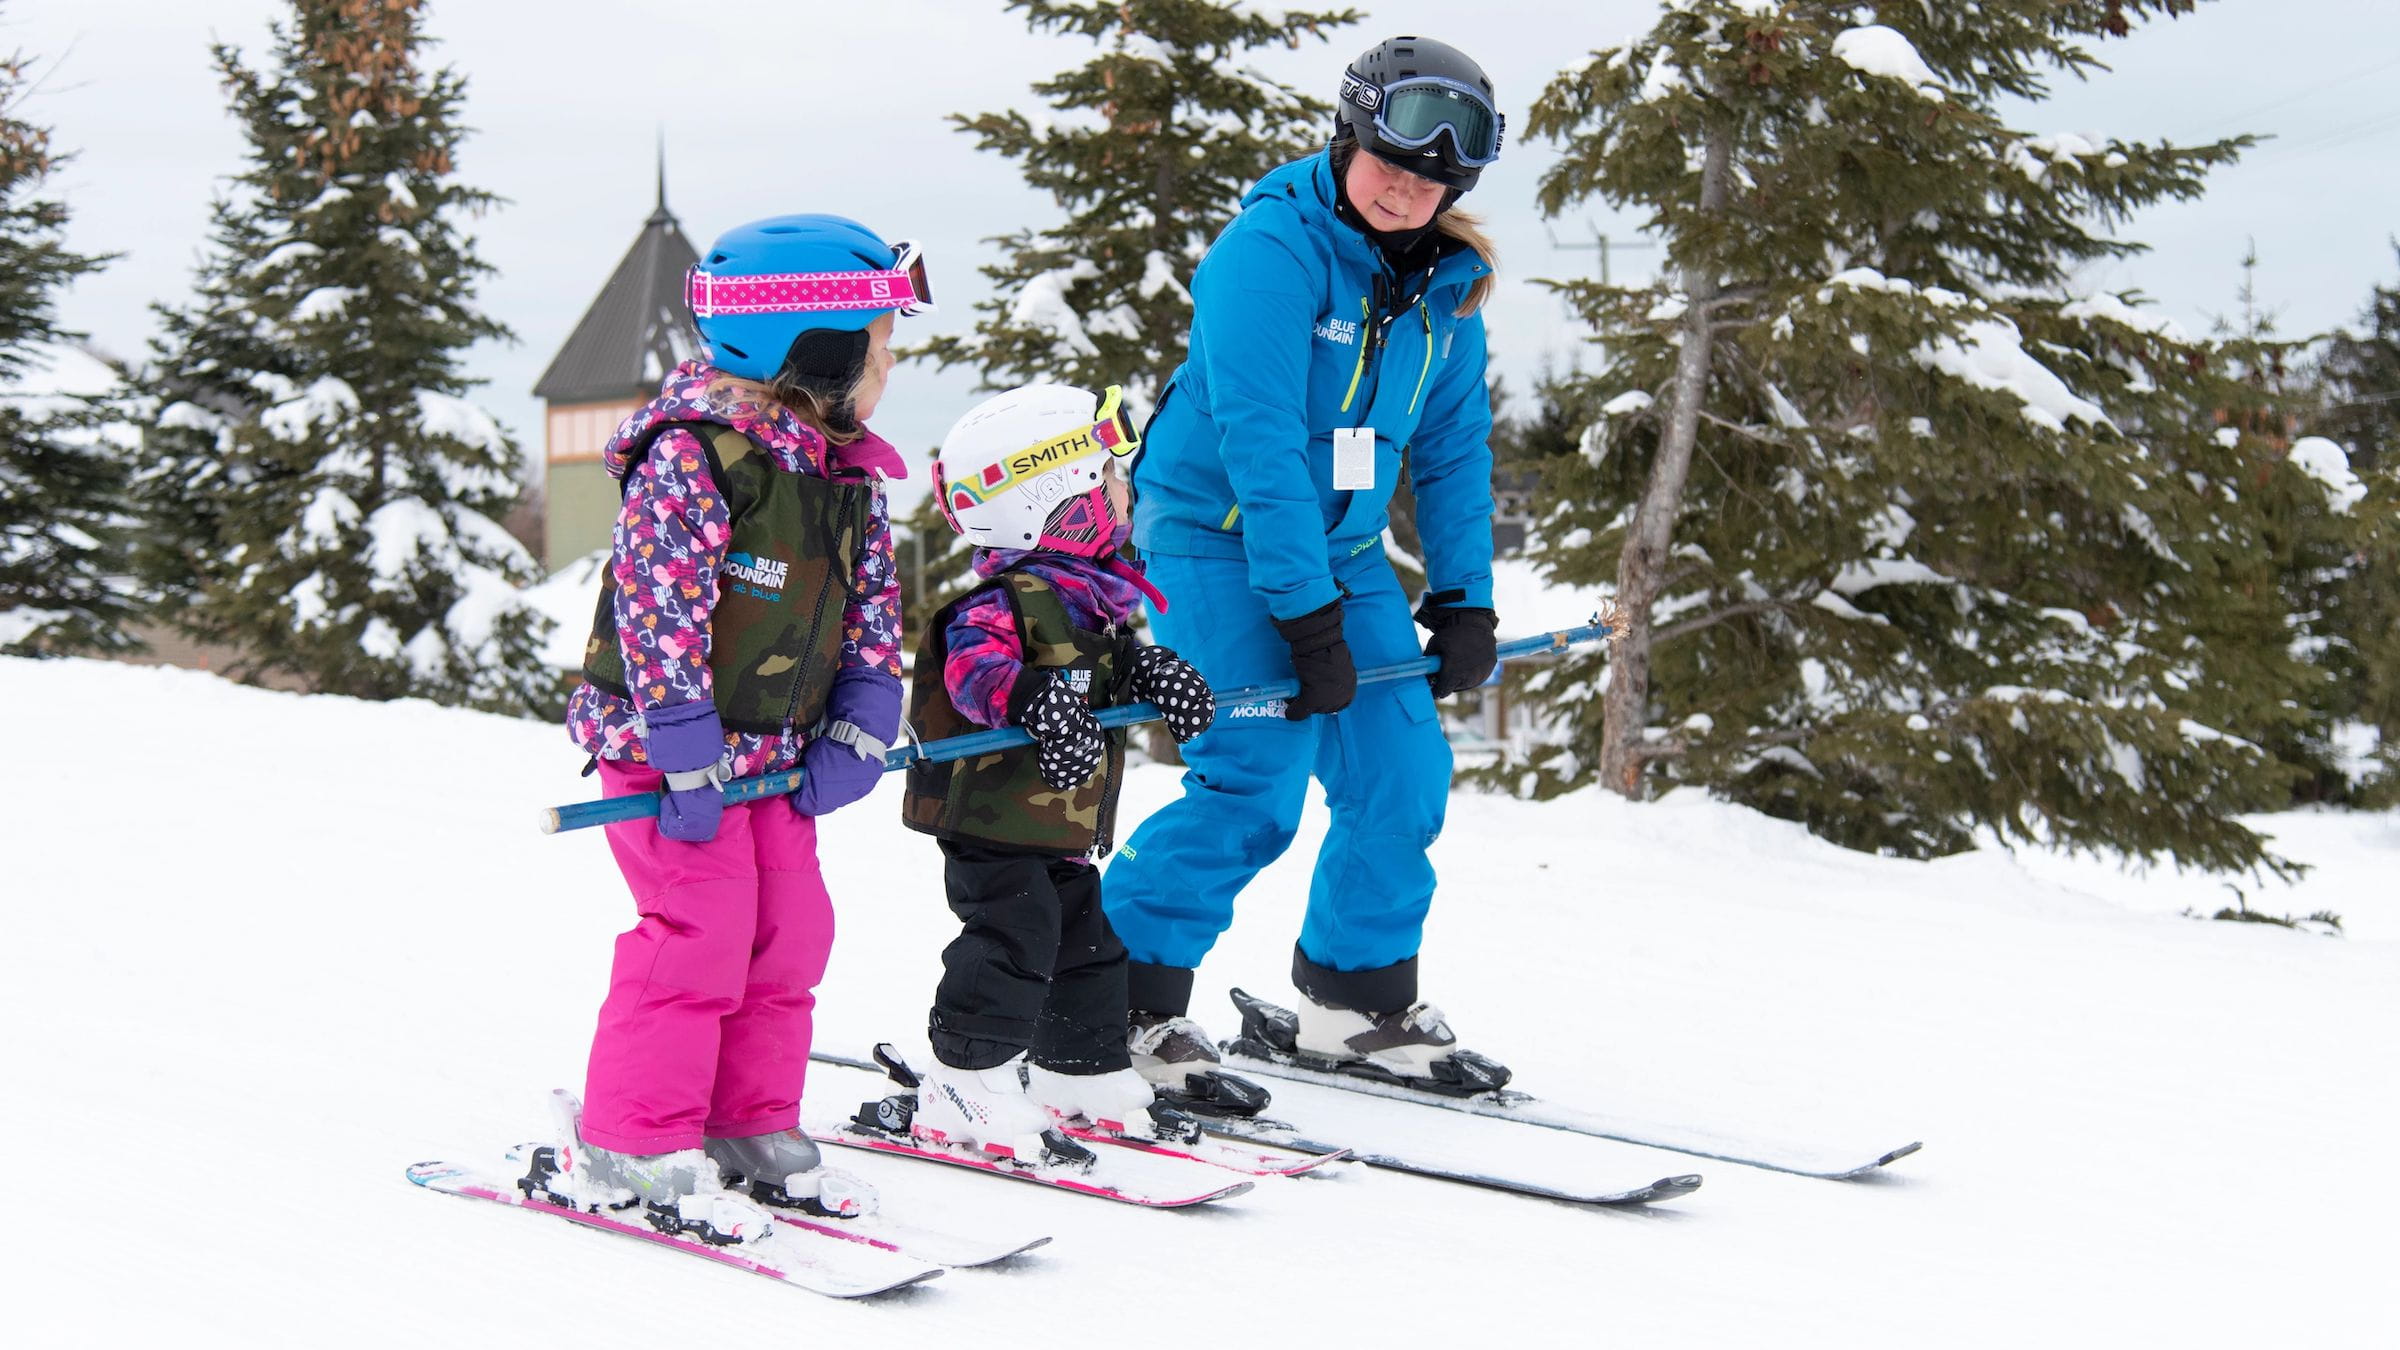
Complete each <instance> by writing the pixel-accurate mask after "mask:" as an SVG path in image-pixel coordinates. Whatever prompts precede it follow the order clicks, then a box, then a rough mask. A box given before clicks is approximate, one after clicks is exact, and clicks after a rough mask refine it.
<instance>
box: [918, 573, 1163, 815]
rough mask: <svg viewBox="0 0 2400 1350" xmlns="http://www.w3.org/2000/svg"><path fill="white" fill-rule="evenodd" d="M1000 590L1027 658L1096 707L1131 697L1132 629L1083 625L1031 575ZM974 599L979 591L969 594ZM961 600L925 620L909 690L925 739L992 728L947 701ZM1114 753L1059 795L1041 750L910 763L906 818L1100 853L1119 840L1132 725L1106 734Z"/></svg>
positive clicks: (1012, 577) (1010, 577) (1010, 576)
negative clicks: (1062, 677)
mask: <svg viewBox="0 0 2400 1350" xmlns="http://www.w3.org/2000/svg"><path fill="white" fill-rule="evenodd" d="M995 579H996V580H1001V581H1004V582H1006V583H1007V584H1006V586H1005V588H1004V589H1003V590H1002V594H1004V595H1006V596H1007V597H1008V604H1009V609H1010V611H1011V612H1012V613H1014V614H1015V615H1016V618H1017V640H1018V642H1019V643H1021V644H1022V645H1023V647H1024V649H1025V663H1026V664H1027V665H1031V666H1041V667H1044V668H1047V669H1053V670H1064V671H1067V672H1069V674H1068V676H1067V680H1068V683H1069V684H1070V685H1077V684H1080V685H1082V687H1083V692H1084V695H1085V697H1086V698H1087V699H1089V700H1090V702H1091V705H1092V707H1094V708H1095V709H1097V708H1110V707H1115V706H1117V705H1119V704H1123V703H1131V702H1133V701H1134V699H1133V695H1132V693H1131V691H1130V690H1129V688H1128V686H1129V685H1130V683H1131V681H1132V667H1133V663H1132V661H1131V659H1130V658H1131V656H1132V653H1133V634H1132V633H1131V632H1130V631H1119V630H1117V629H1116V628H1115V626H1114V625H1111V626H1110V628H1109V630H1107V631H1103V632H1097V633H1095V632H1093V631H1091V630H1090V629H1087V628H1077V627H1076V626H1075V625H1074V623H1073V622H1072V621H1070V620H1069V619H1068V617H1067V607H1066V605H1065V604H1064V603H1062V602H1061V601H1060V600H1059V598H1058V594H1057V592H1055V591H1053V590H1051V589H1050V587H1049V586H1048V585H1046V584H1045V583H1044V582H1043V581H1042V580H1041V578H1039V577H1036V576H1032V575H1030V574H1028V573H1025V572H1003V573H1001V574H1000V576H999V577H998V578H995ZM968 594H969V595H972V594H974V592H972V591H970V592H969V593H968ZM965 599H966V597H965V596H962V597H960V598H959V599H957V600H953V601H951V602H950V603H949V604H948V605H945V606H943V608H942V611H941V613H939V614H936V615H935V616H934V617H933V621H932V622H931V623H930V624H928V625H927V626H926V630H925V637H924V640H923V642H922V643H921V644H920V645H919V647H918V649H917V670H916V676H915V679H914V681H913V683H912V686H911V688H910V692H909V725H910V726H911V727H913V728H914V729H915V731H916V734H917V737H918V738H919V739H920V740H924V741H935V740H940V739H942V738H944V737H948V736H965V735H968V734H971V733H974V732H979V731H983V730H985V729H986V728H984V727H982V726H980V725H978V724H976V723H974V722H971V721H969V720H967V717H966V714H964V713H962V712H960V711H959V710H958V707H957V705H956V704H954V703H952V702H951V701H950V688H949V684H948V682H947V681H946V680H945V679H944V678H943V667H944V666H945V665H946V664H947V663H948V659H949V655H950V650H949V648H950V643H949V639H948V637H947V636H946V634H947V633H948V631H949V627H950V621H951V619H953V618H954V617H956V615H957V613H958V609H959V606H960V605H961V604H963V603H964V602H965ZM1107 736H1108V753H1107V754H1106V755H1104V756H1102V757H1101V760H1100V767H1099V768H1098V769H1096V770H1094V771H1093V773H1092V776H1091V778H1090V779H1089V780H1087V781H1086V782H1085V783H1084V784H1083V785H1082V786H1080V787H1077V788H1075V789H1073V790H1072V791H1068V792H1060V791H1058V790H1056V789H1054V788H1052V787H1051V786H1050V785H1049V784H1047V783H1045V782H1043V781H1042V774H1041V768H1040V766H1039V765H1038V764H1037V763H1036V762H1035V756H1034V748H1033V747H1032V746H1030V745H1021V746H1017V747H1015V748H1014V749H1009V750H1002V751H998V752H996V753H993V754H988V755H977V756H974V757H972V758H969V759H954V760H950V761H947V762H945V763H940V764H931V763H926V762H924V761H922V760H920V761H918V762H916V763H913V764H911V765H909V766H908V790H907V794H906V795H905V796H904V797H903V798H902V799H901V803H900V819H901V822H902V823H903V824H905V825H907V826H908V827H909V828H910V829H912V830H917V831H920V832H922V833H925V834H930V835H934V836H936V837H937V838H942V839H956V840H960V841H963V842H967V843H976V844H995V845H999V846H1001V847H1003V848H1019V849H1024V850H1026V851H1028V852H1035V853H1049V854H1056V855H1057V856H1059V857H1062V858H1078V857H1086V856H1088V857H1095V858H1097V857H1103V856H1105V855H1106V854H1107V853H1108V850H1109V847H1110V845H1111V844H1113V843H1114V842H1115V841H1114V838H1113V835H1114V831H1115V826H1116V814H1117V787H1118V784H1119V783H1120V782H1121V781H1122V780H1123V778H1124V776H1125V730H1124V729H1123V728H1122V727H1119V728H1116V729H1113V730H1111V731H1109V732H1108V733H1107Z"/></svg>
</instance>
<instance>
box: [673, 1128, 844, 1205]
mask: <svg viewBox="0 0 2400 1350" xmlns="http://www.w3.org/2000/svg"><path fill="white" fill-rule="evenodd" d="M705 1151H706V1152H707V1154H708V1156H709V1157H710V1159H712V1160H713V1161H715V1163H716V1164H717V1170H718V1172H719V1173H720V1174H721V1175H722V1176H723V1177H724V1180H725V1184H726V1185H727V1186H737V1187H741V1188H743V1189H746V1190H747V1191H749V1193H750V1198H751V1199H753V1200H756V1201H758V1202H759V1203H760V1204H762V1205H772V1206H774V1207H775V1208H777V1209H796V1210H799V1211H800V1212H801V1213H803V1214H813V1215H816V1216H817V1217H819V1218H825V1219H856V1218H860V1217H863V1216H865V1215H868V1214H872V1213H874V1212H875V1209H876V1196H875V1188H874V1187H873V1186H871V1185H868V1184H867V1183H866V1182H865V1181H862V1180H860V1179H859V1178H858V1177H855V1176H853V1175H851V1174H850V1173H848V1172H844V1171H842V1170H840V1169H839V1168H833V1167H827V1166H825V1165H824V1160H823V1159H822V1157H821V1156H820V1155H819V1154H818V1152H817V1145H816V1141H815V1140H813V1139H810V1138H809V1137H808V1136H807V1135H805V1134H802V1133H800V1132H799V1131H798V1130H777V1131H775V1132H774V1133H773V1134H754V1135H750V1136H748V1137H746V1138H741V1139H711V1140H709V1141H708V1143H707V1146H706V1149H705Z"/></svg>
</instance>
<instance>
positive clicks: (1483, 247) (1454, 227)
mask: <svg viewBox="0 0 2400 1350" xmlns="http://www.w3.org/2000/svg"><path fill="white" fill-rule="evenodd" d="M1433 227H1434V229H1435V230H1436V231H1438V232H1439V233H1440V234H1441V236H1442V237H1443V238H1445V239H1455V240H1457V241H1458V242H1459V243H1462V244H1465V245H1466V246H1467V247H1468V248H1471V249H1473V250H1475V256H1477V257H1479V258H1481V259H1483V265H1484V267H1485V268H1487V269H1489V270H1487V271H1486V272H1485V273H1484V274H1483V275H1482V276H1480V277H1477V278H1476V279H1475V284H1474V285H1473V286H1470V287H1468V288H1467V298H1466V299H1465V300H1463V301H1460V302H1459V306H1458V317H1459V318H1462V319H1463V318H1465V317H1467V316H1468V315H1470V314H1472V313H1474V312H1475V311H1476V310H1479V309H1481V308H1483V304H1484V302H1485V301H1486V300H1489V299H1491V298H1492V286H1493V283H1495V282H1497V281H1498V280H1499V279H1500V252H1499V250H1498V249H1495V248H1493V247H1492V240H1491V236H1489V235H1487V234H1485V233H1484V232H1483V221H1482V219H1481V218H1480V217H1477V216H1471V215H1469V214H1467V213H1466V212H1464V211H1461V210H1458V209H1456V208H1455V207H1454V208H1452V209H1450V210H1448V211H1444V212H1442V213H1441V214H1440V215H1438V216H1435V217H1434V218H1433Z"/></svg>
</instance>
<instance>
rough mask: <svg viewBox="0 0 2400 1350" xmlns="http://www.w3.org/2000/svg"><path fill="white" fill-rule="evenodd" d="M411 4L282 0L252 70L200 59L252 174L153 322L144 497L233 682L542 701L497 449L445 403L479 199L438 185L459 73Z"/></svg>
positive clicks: (487, 327) (471, 317)
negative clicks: (240, 676)
mask: <svg viewBox="0 0 2400 1350" xmlns="http://www.w3.org/2000/svg"><path fill="white" fill-rule="evenodd" d="M423 23H424V6H423V4H422V3H420V2H419V0H294V3H293V5H292V11H291V14H290V16H289V17H288V19H287V20H285V21H284V22H282V23H279V24H277V25H276V26H275V28H274V30H273V33H274V36H273V49H272V52H271V53H270V55H269V56H268V58H267V59H266V61H265V62H264V64H263V65H262V66H260V67H258V68H253V67H252V66H251V65H249V64H248V63H246V62H245V60H244V58H243V55H242V53H240V52H239V51H237V50H234V49H232V48H230V47H224V46H220V47H218V48H217V49H216V62H217V68H218V70H219V72H220V74H221V75H222V76H223V77H224V82H225V86H226V89H227V91H228V92H229V94H230V97H231V102H232V109H233V112H234V115H235V116H236V117H237V118H238V119H239V120H240V122H241V124H242V128H243V131H244V132H245V134H246V135H247V136H248V138H249V141H250V154H249V167H248V168H247V169H246V170H245V171H244V172H243V173H241V174H240V175H239V176H238V177H237V178H236V179H234V181H233V183H232V185H231V187H230V190H229V191H228V192H227V193H226V194H225V195H224V196H223V197H222V198H221V199H220V201H219V202H218V204H217V208H216V212H215V223H214V227H213V239H212V247H211V249H210V250H209V253H208V256H207V257H206V259H205V261H204V262H203V264H202V267H201V270H200V276H199V280H198V295H197V296H196V298H195V299H194V300H193V301H192V302H191V303H189V304H188V305H185V306H182V307H178V308H172V309H165V310H162V319H163V321H164V327H165V334H164V336H163V337H162V339H161V340H160V342H159V346H158V351H157V365H158V371H157V375H156V379H157V383H158V385H159V387H160V389H161V390H162V391H163V392H162V397H161V398H160V400H159V403H160V406H159V407H158V409H157V412H156V413H155V415H154V418H153V424H152V427H151V440H152V443H153V447H154V454H153V455H152V456H151V457H150V458H149V459H148V460H147V462H146V463H145V465H144V470H143V473H142V476H141V482H140V488H141V490H142V493H143V496H144V499H145V501H146V502H147V503H148V505H149V508H150V512H151V514H152V516H153V518H154V519H155V520H156V521H157V522H158V524H157V527H156V529H155V530H154V532H153V536H152V540H151V548H150V549H149V550H148V552H147V554H146V555H145V556H146V559H147V562H148V566H149V569H150V570H151V571H152V573H153V574H154V575H156V576H157V577H158V578H159V579H160V580H161V582H162V583H163V584H164V585H165V587H166V588H168V589H169V590H170V591H171V592H172V593H173V594H174V595H175V596H176V597H177V599H178V602H179V603H178V604H177V605H176V607H175V610H174V613H175V617H176V619H177V621H178V623H179V624H180V625H181V626H182V627H184V628H185V629H187V630H188V631H190V632H191V633H193V634H194V635H196V636H198V637H201V638H204V639H207V640H212V641H219V642H225V643H229V644H231V645H232V646H234V647H235V648H237V649H238V650H239V651H240V652H241V654H242V666H241V668H242V669H243V670H246V671H248V672H268V671H274V672H283V673H287V674H290V675H294V676H298V677H300V678H301V679H303V680H305V681H307V682H308V683H309V684H310V685H311V686H312V687H314V688H317V689H320V690H324V691H328V692H336V693H345V694H353V695H358V696H361V697H368V698H393V697H400V696H404V695H415V696H421V697H427V698H434V699H438V700H442V701H445V702H455V703H464V704H470V705H474V706H478V707H487V708H493V709H501V710H511V711H522V710H530V709H533V708H538V707H541V706H544V705H546V704H547V703H548V702H550V701H551V700H552V699H553V698H554V697H555V692H554V690H553V689H552V677H551V676H550V675H549V673H548V672H546V671H544V670H543V669H542V667H541V663H540V660H539V656H538V650H539V639H540V637H541V636H542V635H541V633H540V632H539V631H538V629H539V628H540V627H542V626H543V625H544V624H545V622H546V621H545V620H543V619H541V618H540V617H539V616H538V615H537V614H535V613H534V611H532V610H531V609H530V608H528V607H527V606H525V605H524V604H523V602H522V601H521V599H520V598H519V596H518V593H517V588H518V587H519V586H520V585H522V584H523V583H525V582H526V581H528V580H529V579H531V577H532V576H533V574H534V572H535V567H534V564H533V560H532V559H531V558H530V557H529V556H528V555H527V554H526V553H525V551H524V549H523V548H522V547H521V546H520V545H518V543H517V542H516V541H515V540H514V539H512V538H510V537H509V535H508V534H507V533H506V532H505V531H504V530H503V529H502V528H501V526H500V523H499V522H500V517H501V516H502V515H503V514H504V513H505V512H506V511H507V510H508V508H509V505H510V504H511V503H512V502H513V501H514V500H515V499H516V496H517V493H518V482H517V478H516V473H515V470H516V466H517V462H518V460H517V448H516V446H515V445H514V444H513V443H512V442H511V440H510V439H509V437H508V436H507V434H506V433H505V432H503V431H502V430H501V429H500V427H499V425H498V424H497V423H496V422H495V421H494V420H493V419H492V418H491V416H490V415H488V414H487V413H485V412H484V411H483V410H482V409H481V408H479V407H478V406H476V405H475V404H474V403H472V402H470V401H469V400H468V399H467V397H466V395H467V394H468V393H469V392H470V389H471V386H472V383H473V382H472V381H470V380H469V379H467V377H466V376H465V375H464V374H463V373H462V372H461V369H460V367H461V364H462V358H463V357H464V354H465V352H466V349H467V348H468V347H469V346H470V345H471V344H473V343H474V342H476V341H478V340H481V339H486V338H498V337H505V336H507V335H508V334H507V330H506V329H505V328H503V327H502V326H501V325H500V324H498V323H497V322H495V321H494V320H492V319H491V318H490V317H488V316H487V315H485V314H484V313H482V312H481V311H480V310H479V309H477V308H476V306H475V288H476V284H477V282H478V281H479V279H480V278H481V277H482V276H483V274H484V273H486V272H488V271H489V270H490V269H489V267H488V266H486V265H485V264H484V263H483V262H482V261H481V260H480V259H478V258H477V256H476V254H475V250H474V241H473V239H472V238H471V236H470V235H469V234H468V233H467V220H468V218H469V217H470V216H472V215H474V214H476V213H478V212H480V211H482V210H484V209H486V208H488V207H489V206H491V205H492V204H493V202H494V200H495V199H494V198H493V197H492V196H491V195H490V194H489V193H486V192H483V191H480V190H477V189H475V188H471V187H468V186H466V185H464V184H462V183H461V182H459V180H458V178H457V172H456V165H455V163H454V156H455V154H456V152H457V148H458V145H459V142H460V141H461V140H462V139H463V138H464V137H465V135H466V130H465V128H463V127H461V126H460V125H459V124H458V122H457V120H456V118H457V115H458V112H459V109H460V105H461V103H462V101H463V98H464V95H465V84H464V81H463V80H462V79H461V78H460V77H459V76H458V75H457V74H456V73H455V72H454V71H452V70H449V69H446V68H445V69H432V70H429V69H427V68H425V66H424V65H423V64H422V62H421V57H422V54H423V50H424V48H425V47H426V45H427V44H428V41H429V40H428V39H427V38H426V36H425V34H424V31H423Z"/></svg>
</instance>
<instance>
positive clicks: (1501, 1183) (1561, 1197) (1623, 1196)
mask: <svg viewBox="0 0 2400 1350" xmlns="http://www.w3.org/2000/svg"><path fill="white" fill-rule="evenodd" d="M1202 1128H1204V1129H1206V1130H1207V1131H1208V1132H1209V1133H1210V1134H1213V1135H1218V1136H1221V1137H1224V1138H1227V1139H1247V1140H1253V1141H1256V1142H1260V1143H1272V1144H1278V1145H1281V1146H1283V1147H1285V1148H1297V1149H1305V1150H1309V1151H1311V1152H1321V1151H1328V1150H1331V1149H1332V1148H1333V1147H1334V1146H1333V1145H1331V1144H1328V1143H1325V1142H1324V1141H1322V1140H1317V1139H1309V1138H1306V1137H1304V1136H1302V1135H1301V1134H1300V1133H1299V1131H1297V1130H1296V1129H1294V1128H1293V1127H1292V1126H1290V1125H1287V1124H1285V1123H1283V1122H1282V1121H1278V1120H1242V1119H1238V1118H1227V1119H1217V1120H1210V1121H1208V1122H1207V1123H1206V1124H1205V1125H1204V1126H1203V1127H1202ZM1343 1152H1344V1153H1345V1154H1346V1155H1347V1156H1348V1157H1349V1158H1350V1159H1351V1160H1352V1161H1354V1162H1361V1163H1365V1164H1366V1165H1367V1166H1369V1167H1379V1168H1382V1169H1384V1170H1385V1171H1390V1172H1403V1173H1406V1174H1407V1175H1409V1176H1417V1177H1428V1178H1431V1179H1433V1180H1435V1181H1452V1182H1457V1183H1459V1184H1460V1185H1464V1186H1476V1187H1481V1188H1482V1189H1484V1190H1489V1191H1503V1192H1506V1193H1508V1194H1510V1195H1523V1196H1530V1197H1532V1198H1534V1199H1537V1200H1556V1201H1558V1202H1560V1203H1562V1204H1569V1205H1586V1206H1590V1207H1592V1208H1596V1209H1609V1208H1622V1207H1631V1206H1635V1205H1647V1204H1652V1203H1655V1202H1657V1201H1660V1200H1673V1199H1675V1198H1677V1197H1679V1196H1685V1195H1690V1194H1691V1193H1692V1192H1694V1191H1696V1190H1699V1189H1700V1177H1699V1175H1698V1174H1697V1173H1685V1174H1683V1175H1680V1176H1671V1177H1660V1178H1659V1179H1658V1180H1656V1181H1653V1182H1650V1183H1649V1184H1647V1185H1643V1186H1634V1187H1631V1188H1629V1189H1626V1190H1621V1191H1594V1190H1569V1189H1566V1188H1564V1187H1559V1186H1552V1185H1548V1184H1546V1183H1543V1182H1539V1181H1527V1180H1524V1179H1523V1178H1519V1177H1506V1176H1501V1175H1498V1174H1497V1173H1492V1172H1480V1171H1473V1170H1469V1169H1465V1168H1458V1167H1451V1166H1447V1165H1445V1164H1442V1163H1434V1162H1426V1161H1423V1160H1421V1159H1416V1158H1407V1157H1403V1156H1401V1155H1399V1154H1394V1153H1378V1152H1374V1151H1372V1150H1367V1149H1357V1148H1352V1149H1345V1150H1343Z"/></svg>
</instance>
